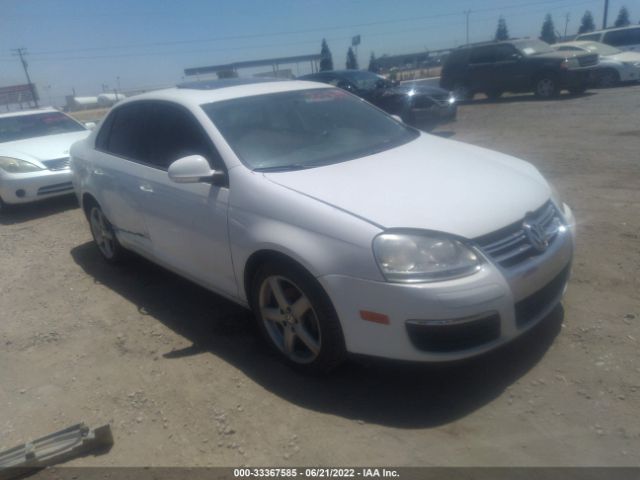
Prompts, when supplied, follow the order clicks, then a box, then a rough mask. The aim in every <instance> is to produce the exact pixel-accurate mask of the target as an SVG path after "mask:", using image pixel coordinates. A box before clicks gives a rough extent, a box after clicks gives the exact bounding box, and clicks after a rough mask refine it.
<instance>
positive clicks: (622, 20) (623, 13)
mask: <svg viewBox="0 0 640 480" xmlns="http://www.w3.org/2000/svg"><path fill="white" fill-rule="evenodd" d="M630 24H631V21H630V20H629V10H627V7H625V6H623V7H622V8H621V9H620V12H618V18H616V21H615V23H614V24H613V26H614V27H626V26H627V25H630Z"/></svg>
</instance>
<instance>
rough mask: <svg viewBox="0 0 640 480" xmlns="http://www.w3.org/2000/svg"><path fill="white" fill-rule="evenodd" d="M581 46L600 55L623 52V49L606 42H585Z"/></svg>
mask: <svg viewBox="0 0 640 480" xmlns="http://www.w3.org/2000/svg"><path fill="white" fill-rule="evenodd" d="M580 46H581V47H582V48H584V49H585V50H588V51H589V52H591V53H598V54H600V55H615V54H617V53H622V50H618V49H617V48H614V47H610V46H609V45H605V44H604V43H598V42H593V43H585V44H582V45H580Z"/></svg>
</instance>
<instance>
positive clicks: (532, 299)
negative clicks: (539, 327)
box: [516, 265, 571, 328]
mask: <svg viewBox="0 0 640 480" xmlns="http://www.w3.org/2000/svg"><path fill="white" fill-rule="evenodd" d="M570 269H571V266H570V265H567V266H566V267H565V268H564V269H563V270H562V271H561V272H560V273H559V274H558V275H557V276H556V277H555V278H554V279H553V280H551V281H550V282H549V283H548V284H547V285H546V286H544V287H542V288H541V289H540V290H538V291H537V292H536V293H534V294H532V295H529V296H528V297H527V298H524V299H523V300H520V301H519V302H517V303H516V324H517V325H518V327H520V328H522V327H524V326H525V325H527V324H528V323H530V322H532V321H533V320H535V319H536V318H538V317H539V316H540V315H541V314H542V313H543V312H544V311H545V310H546V309H547V308H548V307H550V306H551V305H552V304H553V302H557V301H558V299H559V298H560V295H562V291H563V290H564V286H565V284H566V283H567V280H568V279H569V271H570Z"/></svg>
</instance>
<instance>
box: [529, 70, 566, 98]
mask: <svg viewBox="0 0 640 480" xmlns="http://www.w3.org/2000/svg"><path fill="white" fill-rule="evenodd" d="M534 93H535V94H536V97H538V98H552V97H555V96H557V95H558V94H559V93H560V88H559V86H558V81H557V79H556V78H555V77H554V76H553V75H550V74H548V75H542V76H540V77H538V79H537V80H536V82H535V86H534Z"/></svg>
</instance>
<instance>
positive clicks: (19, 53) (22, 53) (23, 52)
mask: <svg viewBox="0 0 640 480" xmlns="http://www.w3.org/2000/svg"><path fill="white" fill-rule="evenodd" d="M11 51H12V52H14V53H13V55H14V56H17V57H20V63H22V68H23V69H24V74H25V75H26V77H27V85H29V89H31V97H32V98H33V103H34V104H35V106H36V108H38V97H37V95H36V89H35V87H34V85H33V83H32V82H31V77H29V70H28V68H27V67H28V64H27V61H26V60H25V59H24V57H25V55H26V54H27V49H26V48H13V49H11Z"/></svg>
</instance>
